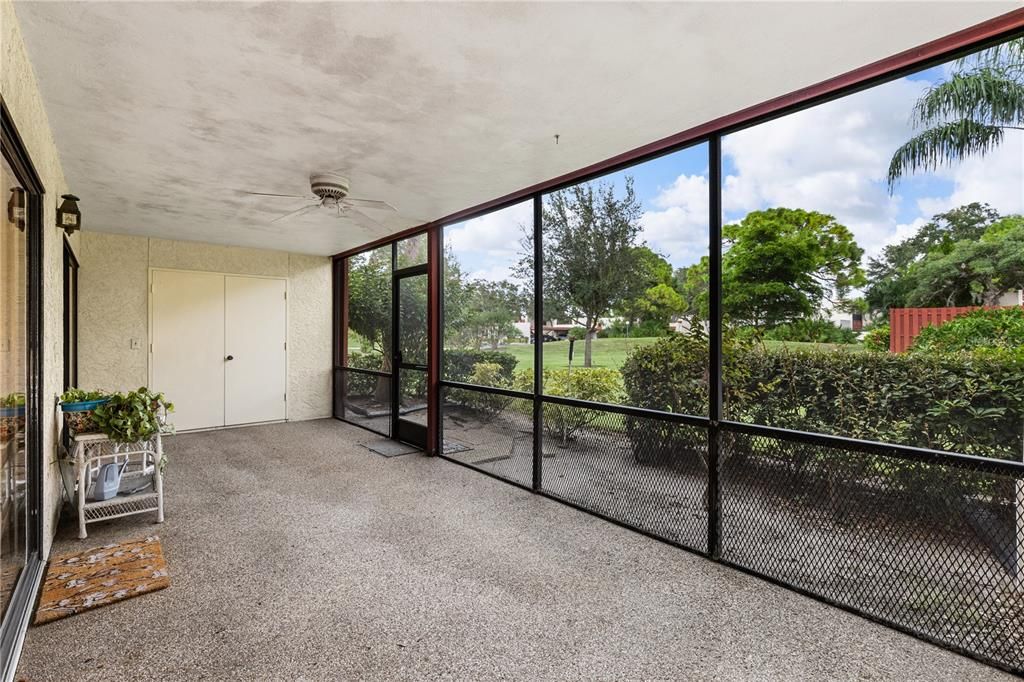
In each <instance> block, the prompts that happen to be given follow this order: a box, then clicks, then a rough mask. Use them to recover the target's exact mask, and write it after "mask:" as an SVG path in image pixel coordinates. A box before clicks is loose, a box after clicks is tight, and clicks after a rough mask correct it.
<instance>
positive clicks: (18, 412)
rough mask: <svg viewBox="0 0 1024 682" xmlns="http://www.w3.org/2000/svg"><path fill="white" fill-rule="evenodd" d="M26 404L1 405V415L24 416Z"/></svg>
mask: <svg viewBox="0 0 1024 682" xmlns="http://www.w3.org/2000/svg"><path fill="white" fill-rule="evenodd" d="M24 416H25V406H24V405H17V406H15V407H0V417H24Z"/></svg>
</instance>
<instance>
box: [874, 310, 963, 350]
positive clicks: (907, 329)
mask: <svg viewBox="0 0 1024 682" xmlns="http://www.w3.org/2000/svg"><path fill="white" fill-rule="evenodd" d="M981 307H983V306H962V307H958V308H890V309H889V352H891V353H902V352H903V351H905V350H906V349H908V348H910V345H911V344H912V343H914V339H916V338H917V335H918V334H920V333H921V330H922V329H924V328H925V327H927V326H929V325H933V324H934V325H939V324H942V323H943V322H949V321H950V320H952V319H953V318H954V317H960V316H961V315H964V314H966V313H969V312H971V311H972V310H978V309H979V308H981Z"/></svg>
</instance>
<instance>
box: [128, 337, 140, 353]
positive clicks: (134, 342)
mask: <svg viewBox="0 0 1024 682" xmlns="http://www.w3.org/2000/svg"><path fill="white" fill-rule="evenodd" d="M128 343H129V347H130V348H131V349H132V350H138V349H139V348H141V347H142V344H141V342H140V341H139V340H138V339H129V340H128Z"/></svg>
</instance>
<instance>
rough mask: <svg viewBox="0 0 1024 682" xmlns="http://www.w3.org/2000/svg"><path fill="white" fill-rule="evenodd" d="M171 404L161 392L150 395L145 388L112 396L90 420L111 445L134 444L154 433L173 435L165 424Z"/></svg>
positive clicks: (172, 406) (172, 428)
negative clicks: (111, 442) (112, 442)
mask: <svg viewBox="0 0 1024 682" xmlns="http://www.w3.org/2000/svg"><path fill="white" fill-rule="evenodd" d="M173 411H174V404H173V403H171V402H169V401H168V400H167V398H165V397H164V394H163V393H154V392H152V391H150V390H149V389H148V388H146V387H145V386H143V387H141V388H139V389H138V390H136V391H130V392H128V393H113V394H111V395H110V396H108V397H107V400H105V401H103V402H102V403H101V404H100V405H98V406H97V407H96V409H95V412H94V413H93V421H95V422H96V425H97V426H98V427H99V429H100V430H101V431H102V432H103V433H105V434H106V435H107V437H108V438H110V440H112V441H114V442H115V443H137V442H139V441H142V440H146V439H147V438H150V437H152V436H153V435H155V434H156V433H173V432H174V427H173V426H171V425H170V424H167V423H166V419H167V413H169V412H173Z"/></svg>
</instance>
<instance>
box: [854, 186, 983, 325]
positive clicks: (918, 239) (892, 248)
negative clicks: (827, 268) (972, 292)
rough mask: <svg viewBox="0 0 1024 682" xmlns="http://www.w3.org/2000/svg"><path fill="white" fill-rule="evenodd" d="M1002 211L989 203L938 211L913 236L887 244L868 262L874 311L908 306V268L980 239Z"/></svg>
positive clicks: (867, 296) (869, 294) (869, 293)
mask: <svg viewBox="0 0 1024 682" xmlns="http://www.w3.org/2000/svg"><path fill="white" fill-rule="evenodd" d="M997 220H999V213H998V212H997V211H995V210H994V209H992V208H991V207H990V206H989V205H988V204H980V203H977V202H975V203H972V204H966V205H964V206H960V207H958V208H954V209H952V210H949V211H946V212H944V213H938V214H936V215H935V216H933V217H932V219H931V220H930V221H929V222H928V223H926V224H925V225H923V226H922V227H921V228H920V229H919V230H918V231H917V233H915V234H914V235H913V236H911V237H908V238H906V239H904V240H903V241H901V242H899V243H898V244H890V245H889V246H886V247H885V248H884V249H883V250H882V253H881V255H880V257H878V258H872V259H871V260H870V261H869V263H868V270H867V277H868V287H867V290H866V291H865V296H864V297H865V300H866V301H867V303H868V307H869V308H870V309H871V310H874V311H884V310H888V309H889V308H905V307H907V305H908V302H907V301H908V296H909V294H910V288H911V286H912V283H911V282H909V281H908V280H906V279H905V275H906V274H907V271H908V268H909V267H910V266H911V265H912V264H913V263H916V262H918V261H920V260H921V259H923V258H924V257H925V256H927V255H929V254H932V253H949V252H950V250H951V249H952V248H953V246H954V245H955V244H956V243H957V242H960V241H963V240H977V239H979V238H980V237H981V235H982V234H984V233H985V231H986V230H987V229H988V227H989V226H990V225H992V224H993V223H994V222H996V221H997Z"/></svg>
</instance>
